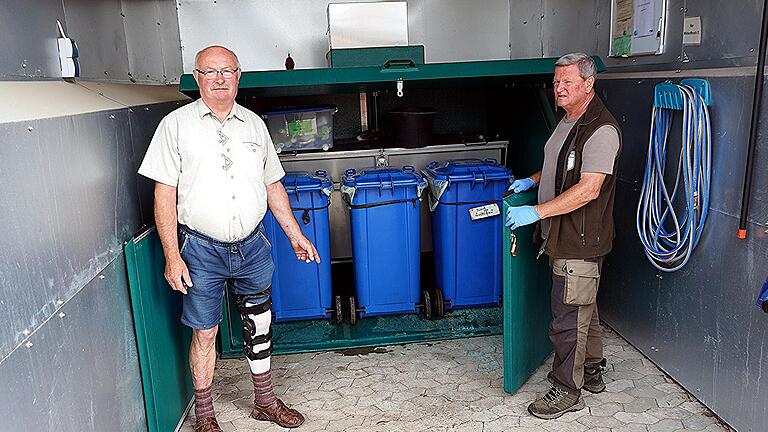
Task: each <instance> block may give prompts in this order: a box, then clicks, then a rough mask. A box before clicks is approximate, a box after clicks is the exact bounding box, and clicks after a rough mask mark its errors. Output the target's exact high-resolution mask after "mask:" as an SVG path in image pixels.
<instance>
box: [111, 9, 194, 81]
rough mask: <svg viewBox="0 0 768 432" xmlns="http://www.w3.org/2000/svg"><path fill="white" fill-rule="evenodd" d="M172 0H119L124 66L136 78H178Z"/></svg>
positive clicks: (176, 26)
mask: <svg viewBox="0 0 768 432" xmlns="http://www.w3.org/2000/svg"><path fill="white" fill-rule="evenodd" d="M174 3H175V2H168V1H160V0H155V1H138V2H137V1H131V0H121V5H122V11H123V14H124V16H125V17H124V22H125V23H124V26H125V38H126V45H127V50H128V70H129V72H130V76H131V78H132V79H134V80H136V81H138V82H150V83H151V82H155V83H157V82H160V83H167V82H178V80H179V76H180V75H181V45H180V44H179V21H178V19H177V16H176V8H175V4H174Z"/></svg>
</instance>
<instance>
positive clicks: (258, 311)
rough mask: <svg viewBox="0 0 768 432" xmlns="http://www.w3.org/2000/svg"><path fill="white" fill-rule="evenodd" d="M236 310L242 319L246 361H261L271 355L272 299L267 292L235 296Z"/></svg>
mask: <svg viewBox="0 0 768 432" xmlns="http://www.w3.org/2000/svg"><path fill="white" fill-rule="evenodd" d="M235 297H236V300H237V310H238V312H240V316H241V318H242V319H243V351H244V352H245V356H246V357H247V358H248V360H251V361H255V360H263V359H266V358H268V357H269V356H270V355H272V326H271V324H272V311H271V308H272V297H271V296H270V294H269V291H267V292H265V293H262V294H256V295H239V294H237V295H236V296H235ZM265 298H266V299H265Z"/></svg>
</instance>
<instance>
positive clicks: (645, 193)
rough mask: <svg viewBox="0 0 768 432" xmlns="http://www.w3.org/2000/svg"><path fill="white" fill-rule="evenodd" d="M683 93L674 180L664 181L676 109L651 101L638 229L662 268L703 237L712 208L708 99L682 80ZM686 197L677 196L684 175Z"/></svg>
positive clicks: (679, 263) (679, 262) (682, 259)
mask: <svg viewBox="0 0 768 432" xmlns="http://www.w3.org/2000/svg"><path fill="white" fill-rule="evenodd" d="M678 87H679V88H680V91H681V93H682V96H683V106H682V108H683V135H682V146H681V149H680V157H679V160H678V163H677V173H676V175H675V184H674V186H673V187H672V189H671V194H670V189H669V188H667V185H666V184H665V182H664V172H665V169H666V166H667V138H668V137H669V131H670V127H671V126H672V118H673V115H674V110H671V109H667V108H658V107H656V106H654V107H653V114H652V118H651V134H650V140H649V141H650V142H649V145H648V159H647V160H646V165H645V174H644V176H643V187H642V190H641V192H640V201H639V203H638V206H637V233H638V235H639V236H640V241H641V242H642V243H643V246H644V247H645V255H646V256H647V257H648V260H650V262H651V264H653V265H654V266H655V267H656V268H658V269H659V270H662V271H665V272H673V271H676V270H679V269H681V268H682V267H683V266H684V265H685V264H686V263H687V262H688V260H689V259H690V258H691V254H692V252H693V249H694V248H695V247H696V244H698V242H699V239H700V238H701V233H702V231H703V230H704V223H705V222H706V220H707V212H708V209H709V188H710V183H711V182H710V175H711V169H712V167H711V153H712V145H711V129H710V124H709V111H708V110H707V106H706V104H705V103H704V99H703V98H702V97H701V96H700V95H699V94H698V93H697V92H695V91H694V90H693V88H692V87H689V86H685V85H678ZM681 176H682V180H683V181H682V189H683V193H684V199H683V198H680V199H678V200H677V201H678V202H675V198H677V197H678V192H679V190H678V189H679V187H680V186H681V181H680V178H681Z"/></svg>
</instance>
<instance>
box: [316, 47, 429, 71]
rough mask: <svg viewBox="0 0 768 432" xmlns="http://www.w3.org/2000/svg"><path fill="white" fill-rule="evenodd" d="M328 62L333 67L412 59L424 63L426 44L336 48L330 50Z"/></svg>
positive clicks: (372, 64)
mask: <svg viewBox="0 0 768 432" xmlns="http://www.w3.org/2000/svg"><path fill="white" fill-rule="evenodd" d="M326 57H327V58H328V62H329V64H330V65H331V67H333V68H340V67H359V66H377V67H378V66H382V65H384V64H386V63H387V62H395V61H403V60H410V61H412V62H413V63H414V64H416V65H422V64H424V45H408V46H393V47H369V48H340V49H339V48H336V49H332V50H330V51H328V54H327V55H326Z"/></svg>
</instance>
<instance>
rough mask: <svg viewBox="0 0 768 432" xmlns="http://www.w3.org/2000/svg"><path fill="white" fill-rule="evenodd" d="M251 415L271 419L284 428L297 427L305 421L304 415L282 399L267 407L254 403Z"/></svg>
mask: <svg viewBox="0 0 768 432" xmlns="http://www.w3.org/2000/svg"><path fill="white" fill-rule="evenodd" d="M251 417H253V418H254V419H256V420H264V421H271V422H273V423H275V424H277V425H278V426H282V427H284V428H295V427H299V426H301V424H302V423H304V416H303V415H301V413H299V412H298V411H296V410H295V409H292V408H288V407H287V406H285V404H284V403H283V401H281V400H280V399H277V400H275V401H274V402H272V403H271V404H269V405H267V406H265V407H262V406H258V405H256V404H254V405H253V411H252V412H251Z"/></svg>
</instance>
